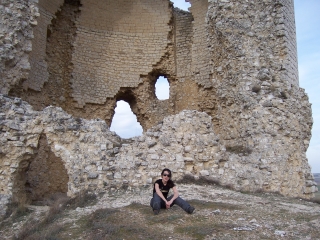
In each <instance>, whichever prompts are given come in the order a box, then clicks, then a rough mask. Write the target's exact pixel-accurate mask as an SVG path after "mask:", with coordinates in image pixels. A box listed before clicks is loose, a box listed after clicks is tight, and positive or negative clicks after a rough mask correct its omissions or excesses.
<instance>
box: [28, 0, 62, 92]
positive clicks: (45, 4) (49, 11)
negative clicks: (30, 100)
mask: <svg viewBox="0 0 320 240" xmlns="http://www.w3.org/2000/svg"><path fill="white" fill-rule="evenodd" d="M63 2H64V0H54V1H45V0H39V2H38V8H39V14H40V16H39V17H38V18H37V25H36V26H35V27H34V28H33V35H34V38H33V40H32V49H33V51H31V53H30V55H29V62H30V66H31V69H30V74H29V77H28V79H27V80H26V81H24V82H23V88H24V89H28V88H30V89H32V90H35V91H41V89H42V88H43V84H44V83H45V82H47V81H48V78H49V72H48V64H47V61H46V47H47V31H48V26H49V25H50V24H51V21H52V19H54V17H55V14H56V12H58V10H59V8H60V7H61V6H62V4H63Z"/></svg>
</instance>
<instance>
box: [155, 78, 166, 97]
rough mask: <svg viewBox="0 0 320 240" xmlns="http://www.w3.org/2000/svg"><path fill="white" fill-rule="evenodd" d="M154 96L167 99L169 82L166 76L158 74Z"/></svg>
mask: <svg viewBox="0 0 320 240" xmlns="http://www.w3.org/2000/svg"><path fill="white" fill-rule="evenodd" d="M155 87H156V96H157V98H158V99H159V100H166V99H169V95H170V84H169V81H168V79H167V78H165V77H163V76H160V77H159V78H158V79H157V82H156V85H155Z"/></svg>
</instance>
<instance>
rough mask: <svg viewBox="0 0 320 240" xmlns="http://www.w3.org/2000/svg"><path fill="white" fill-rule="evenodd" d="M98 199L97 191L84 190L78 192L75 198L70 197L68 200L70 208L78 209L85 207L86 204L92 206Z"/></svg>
mask: <svg viewBox="0 0 320 240" xmlns="http://www.w3.org/2000/svg"><path fill="white" fill-rule="evenodd" d="M97 201H98V199H97V195H96V194H95V193H92V192H89V191H82V192H80V193H78V195H77V196H76V197H75V198H72V199H69V201H68V202H67V208H68V209H76V208H77V207H79V208H84V207H85V206H91V205H94V204H96V203H97Z"/></svg>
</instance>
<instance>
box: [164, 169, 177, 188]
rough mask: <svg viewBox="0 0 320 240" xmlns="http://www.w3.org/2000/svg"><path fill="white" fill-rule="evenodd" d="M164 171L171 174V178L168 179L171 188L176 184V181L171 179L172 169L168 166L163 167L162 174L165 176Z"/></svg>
mask: <svg viewBox="0 0 320 240" xmlns="http://www.w3.org/2000/svg"><path fill="white" fill-rule="evenodd" d="M164 172H168V173H169V175H170V179H169V180H168V186H169V187H170V188H172V187H174V186H175V184H174V182H173V181H172V180H171V178H172V173H171V170H170V169H168V168H165V169H163V170H162V172H161V176H163V174H164Z"/></svg>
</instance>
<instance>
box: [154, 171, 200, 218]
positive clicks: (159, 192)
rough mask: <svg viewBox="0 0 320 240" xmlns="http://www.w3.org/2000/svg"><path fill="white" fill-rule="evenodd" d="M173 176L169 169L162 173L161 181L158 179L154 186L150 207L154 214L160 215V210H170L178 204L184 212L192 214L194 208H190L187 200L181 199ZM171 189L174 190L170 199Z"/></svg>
mask: <svg viewBox="0 0 320 240" xmlns="http://www.w3.org/2000/svg"><path fill="white" fill-rule="evenodd" d="M171 177H172V174H171V171H170V170H169V169H168V168H165V169H163V170H162V172H161V179H158V180H157V181H156V182H155V183H154V185H153V198H152V199H151V201H150V206H151V207H152V209H153V213H154V214H159V212H160V208H164V209H169V208H170V207H172V206H173V205H174V204H177V205H178V206H179V207H181V208H182V209H183V210H184V211H186V212H187V213H189V214H191V213H193V211H194V207H192V206H190V204H189V203H187V202H186V201H185V200H183V199H182V198H180V197H179V193H178V190H177V187H176V185H175V184H174V183H173V181H172V180H171ZM170 188H172V190H173V195H171V196H170V197H168V193H169V190H170Z"/></svg>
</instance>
